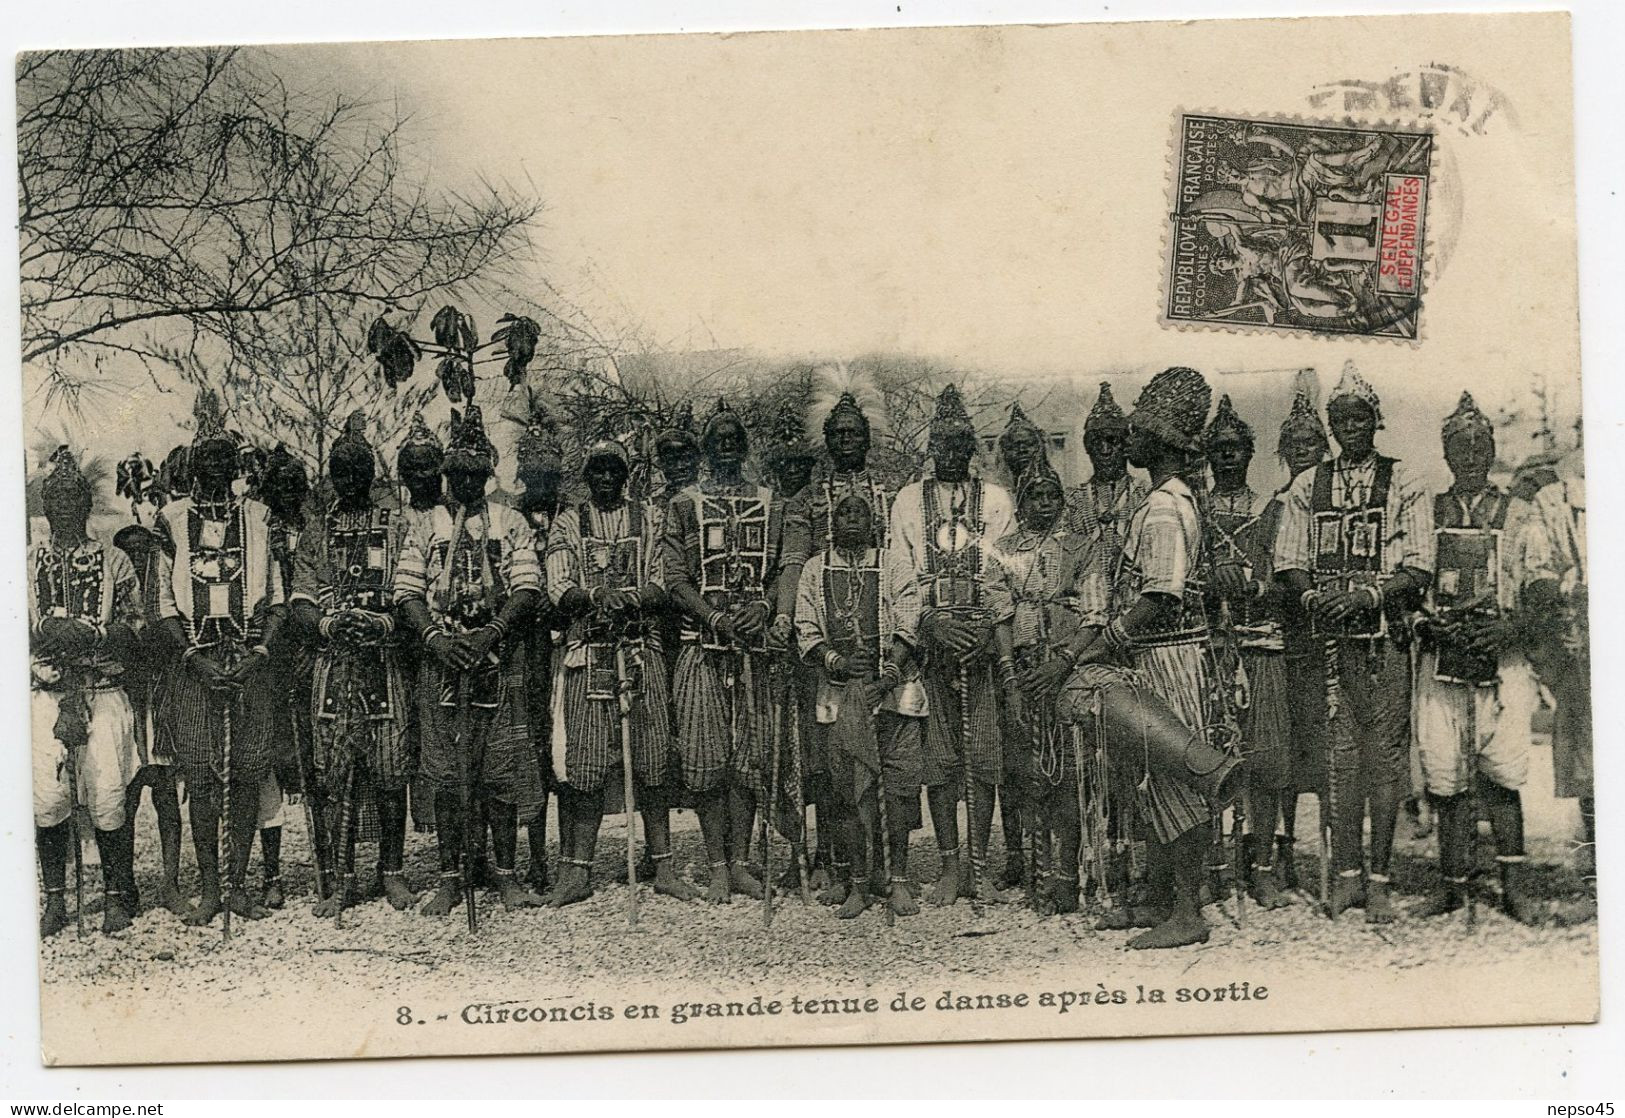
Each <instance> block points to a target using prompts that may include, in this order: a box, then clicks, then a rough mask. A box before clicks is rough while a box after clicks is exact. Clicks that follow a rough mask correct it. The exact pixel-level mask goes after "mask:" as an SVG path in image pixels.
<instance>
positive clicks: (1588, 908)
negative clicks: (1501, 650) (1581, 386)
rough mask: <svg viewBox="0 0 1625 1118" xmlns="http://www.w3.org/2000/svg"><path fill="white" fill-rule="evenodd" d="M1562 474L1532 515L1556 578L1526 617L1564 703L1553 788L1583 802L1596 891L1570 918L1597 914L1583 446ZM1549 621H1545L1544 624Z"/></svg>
mask: <svg viewBox="0 0 1625 1118" xmlns="http://www.w3.org/2000/svg"><path fill="white" fill-rule="evenodd" d="M1555 472H1556V475H1557V477H1556V480H1553V481H1551V482H1549V484H1547V485H1545V486H1543V487H1542V488H1541V489H1540V491H1539V492H1538V493H1537V494H1536V497H1535V502H1534V509H1533V511H1532V512H1531V513H1530V516H1531V518H1532V519H1534V520H1535V521H1538V523H1539V524H1540V526H1541V527H1542V528H1543V529H1544V531H1545V533H1546V538H1547V541H1548V542H1547V553H1548V554H1549V555H1550V556H1551V560H1552V564H1553V567H1554V568H1555V570H1556V572H1557V580H1556V581H1555V582H1550V581H1544V580H1538V579H1537V580H1535V581H1533V582H1531V583H1530V584H1529V585H1528V587H1527V588H1526V590H1525V615H1526V616H1527V617H1529V618H1530V619H1532V621H1534V622H1536V623H1538V629H1537V630H1536V632H1535V633H1534V634H1533V640H1532V642H1531V656H1530V658H1531V660H1532V662H1533V663H1534V665H1535V667H1536V670H1537V671H1538V672H1539V674H1540V679H1541V681H1542V682H1543V683H1545V685H1546V686H1547V687H1548V688H1549V689H1550V690H1551V693H1552V696H1553V698H1554V699H1556V701H1557V709H1556V711H1555V725H1554V726H1553V727H1552V775H1553V787H1552V791H1553V794H1554V795H1555V796H1557V797H1558V798H1559V799H1571V798H1573V799H1578V800H1579V801H1580V826H1581V835H1580V840H1581V841H1580V842H1579V844H1578V845H1577V847H1576V855H1577V858H1576V865H1575V868H1576V870H1577V871H1578V872H1579V873H1580V875H1581V877H1583V878H1584V879H1585V882H1586V884H1587V886H1588V887H1589V888H1590V891H1591V894H1592V895H1591V897H1590V898H1589V899H1587V900H1586V901H1585V902H1584V903H1582V904H1580V905H1579V906H1577V907H1574V908H1572V909H1568V910H1566V911H1563V912H1561V913H1560V914H1559V918H1560V919H1561V920H1562V922H1564V923H1574V922H1577V921H1579V920H1583V919H1588V918H1590V917H1594V916H1595V915H1596V889H1597V801H1596V799H1595V796H1596V792H1595V790H1594V789H1595V785H1594V783H1593V776H1592V761H1591V616H1590V610H1589V594H1588V590H1587V584H1588V575H1589V570H1590V568H1589V566H1588V564H1587V559H1586V490H1585V455H1584V452H1583V451H1582V449H1581V447H1579V446H1576V447H1575V448H1574V450H1573V451H1572V452H1571V453H1570V454H1569V455H1567V456H1566V457H1565V458H1563V459H1561V460H1559V461H1558V463H1557V464H1556V471H1555ZM1541 622H1543V623H1541Z"/></svg>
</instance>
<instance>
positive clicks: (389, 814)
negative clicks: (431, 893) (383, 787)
mask: <svg viewBox="0 0 1625 1118" xmlns="http://www.w3.org/2000/svg"><path fill="white" fill-rule="evenodd" d="M378 826H379V829H380V830H381V832H382V833H381V834H380V835H379V836H378V871H379V874H380V875H381V876H382V877H383V879H384V898H385V899H386V900H388V901H389V903H390V907H392V908H394V909H395V910H396V911H398V912H404V911H405V910H406V909H409V908H411V907H412V906H413V905H414V904H416V903H417V899H418V898H417V894H415V893H413V892H412V887H411V886H410V885H408V884H407V882H406V873H405V865H406V789H405V788H404V787H402V788H397V789H394V790H392V791H388V792H384V791H380V792H379V793H378Z"/></svg>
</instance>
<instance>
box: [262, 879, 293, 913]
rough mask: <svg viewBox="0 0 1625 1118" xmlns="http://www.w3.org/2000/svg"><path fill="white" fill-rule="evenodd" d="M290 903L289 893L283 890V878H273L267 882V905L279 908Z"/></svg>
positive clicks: (267, 906) (270, 907)
mask: <svg viewBox="0 0 1625 1118" xmlns="http://www.w3.org/2000/svg"><path fill="white" fill-rule="evenodd" d="M287 903H288V895H287V894H286V893H284V892H283V891H282V880H281V879H280V878H273V879H271V880H270V881H267V882H266V883H265V907H266V908H269V909H273V910H274V909H279V908H281V907H282V906H283V905H285V904H287Z"/></svg>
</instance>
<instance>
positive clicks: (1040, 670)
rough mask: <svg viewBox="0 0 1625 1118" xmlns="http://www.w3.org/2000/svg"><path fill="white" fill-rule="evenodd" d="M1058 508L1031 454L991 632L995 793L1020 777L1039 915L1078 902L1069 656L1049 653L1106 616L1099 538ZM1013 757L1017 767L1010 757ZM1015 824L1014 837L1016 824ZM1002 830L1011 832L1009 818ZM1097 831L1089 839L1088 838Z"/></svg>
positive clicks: (1040, 463) (1005, 541)
mask: <svg viewBox="0 0 1625 1118" xmlns="http://www.w3.org/2000/svg"><path fill="white" fill-rule="evenodd" d="M1065 510H1066V494H1065V491H1064V490H1063V488H1062V485H1061V479H1060V478H1059V477H1058V476H1057V475H1056V473H1055V469H1054V467H1052V466H1051V465H1050V464H1049V461H1048V459H1047V458H1046V457H1044V455H1042V454H1039V455H1038V457H1036V458H1034V459H1031V460H1029V462H1028V465H1027V468H1026V471H1025V473H1024V474H1023V475H1022V477H1021V481H1020V483H1019V486H1018V488H1017V490H1016V529H1015V531H1013V532H1011V533H1009V534H1008V535H1006V536H1004V537H1003V538H1001V539H1000V540H999V541H998V545H997V551H996V555H997V560H998V566H999V570H1000V573H1001V575H1002V577H1003V579H1004V582H1005V585H1006V587H1007V588H1008V593H1009V595H1010V603H1011V607H1010V608H1011V612H1010V616H1009V617H1008V618H1006V619H1005V620H1004V621H1002V622H1001V623H1000V625H999V628H998V631H997V634H996V638H997V644H998V648H999V651H1000V659H999V676H1000V678H999V684H1000V690H1001V691H1002V692H1003V693H1004V695H1005V701H1006V713H1007V717H1006V720H1005V726H1004V732H1005V741H1006V745H1005V757H1006V769H1005V785H1004V787H1003V788H1001V789H1000V792H1001V794H1003V793H1006V792H1009V791H1010V790H1011V789H1010V785H1011V784H1012V783H1013V782H1015V781H1017V780H1020V781H1022V782H1023V785H1024V787H1023V788H1022V789H1021V794H1022V798H1021V801H1020V802H1021V803H1022V805H1023V813H1024V814H1025V816H1026V820H1025V821H1026V825H1027V827H1028V828H1029V829H1030V830H1031V831H1032V833H1033V835H1034V836H1035V838H1036V839H1037V844H1036V846H1035V847H1034V849H1033V852H1032V854H1033V861H1034V866H1033V871H1032V872H1033V873H1034V874H1035V875H1037V877H1038V879H1039V880H1038V884H1037V897H1036V899H1037V904H1038V907H1039V910H1040V911H1041V912H1045V913H1053V912H1076V911H1077V909H1078V852H1079V849H1080V848H1081V846H1082V825H1083V820H1082V817H1081V816H1080V814H1079V795H1078V780H1079V779H1080V774H1079V772H1078V758H1077V757H1076V756H1075V754H1074V752H1073V747H1072V739H1071V735H1070V733H1069V732H1068V728H1067V726H1066V725H1065V724H1064V722H1063V721H1062V720H1061V719H1060V718H1059V717H1058V712H1057V710H1056V700H1057V698H1058V697H1059V694H1060V691H1061V688H1062V686H1063V685H1064V684H1065V683H1066V681H1067V678H1068V677H1069V676H1070V675H1071V674H1072V668H1073V661H1072V660H1071V659H1069V658H1068V657H1067V656H1065V655H1061V654H1059V653H1058V652H1057V650H1058V649H1061V648H1070V647H1072V646H1073V645H1077V646H1078V647H1082V646H1084V645H1086V644H1087V643H1088V642H1089V640H1090V638H1091V637H1092V636H1093V634H1095V633H1098V632H1099V631H1100V629H1101V628H1102V627H1104V625H1105V623H1106V571H1105V568H1104V567H1103V565H1102V564H1101V561H1100V560H1101V556H1100V547H1101V543H1100V541H1099V540H1098V539H1089V538H1086V537H1084V536H1083V535H1082V534H1080V533H1078V532H1075V531H1073V530H1072V529H1071V528H1069V527H1068V526H1067V524H1066V522H1065V517H1064V513H1065ZM1016 756H1019V758H1020V762H1019V767H1016V766H1012V765H1011V764H1010V763H1009V761H1010V758H1012V757H1016ZM1012 799H1014V797H1012ZM1006 802H1010V801H1009V800H1007V801H1006ZM1014 828H1015V829H1014V833H1015V834H1018V835H1019V834H1020V833H1021V831H1020V828H1021V823H1020V822H1019V821H1018V822H1016V823H1015V824H1014ZM1005 834H1006V835H1007V836H1009V835H1011V834H1012V823H1011V821H1010V820H1009V819H1008V818H1007V819H1006V822H1005ZM1103 837H1104V836H1093V841H1096V842H1098V841H1101V840H1102V839H1103ZM1005 841H1006V842H1007V843H1008V842H1009V841H1010V839H1009V838H1008V837H1007V838H1006V840H1005ZM1017 868H1019V869H1022V870H1023V871H1024V870H1025V867H1024V866H1018V867H1017ZM1021 880H1022V879H1018V880H1016V881H1013V882H1011V884H1012V885H1015V884H1020V883H1021Z"/></svg>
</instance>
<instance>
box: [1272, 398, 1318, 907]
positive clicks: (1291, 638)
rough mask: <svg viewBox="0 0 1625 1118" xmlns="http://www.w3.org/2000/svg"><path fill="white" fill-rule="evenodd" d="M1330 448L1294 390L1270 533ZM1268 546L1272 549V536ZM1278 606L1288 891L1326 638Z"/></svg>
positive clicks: (1294, 876)
mask: <svg viewBox="0 0 1625 1118" xmlns="http://www.w3.org/2000/svg"><path fill="white" fill-rule="evenodd" d="M1309 375H1311V376H1312V375H1313V374H1309ZM1330 449H1331V440H1330V439H1329V438H1328V436H1327V434H1326V426H1325V424H1323V423H1321V421H1320V415H1319V414H1318V413H1317V412H1316V411H1315V405H1314V403H1313V402H1312V400H1311V397H1310V395H1309V392H1308V390H1307V389H1306V388H1299V389H1298V391H1296V392H1295V393H1294V394H1293V397H1292V410H1291V412H1289V413H1288V415H1287V417H1286V419H1285V420H1284V421H1282V423H1281V430H1280V433H1279V435H1278V437H1277V439H1276V444H1275V455H1276V457H1277V458H1279V459H1280V460H1281V464H1282V465H1283V466H1285V467H1286V470H1287V474H1288V480H1287V483H1286V485H1283V486H1282V487H1281V488H1280V489H1279V490H1277V491H1276V493H1275V495H1274V496H1273V497H1272V498H1271V499H1270V508H1269V509H1268V510H1266V512H1265V513H1264V515H1263V517H1261V519H1265V518H1267V519H1269V520H1271V521H1273V522H1274V524H1275V528H1274V529H1273V531H1274V532H1275V535H1276V536H1279V534H1280V522H1281V517H1282V515H1284V513H1285V511H1286V495H1287V492H1288V491H1289V490H1290V489H1291V487H1292V482H1293V481H1295V480H1296V479H1297V477H1298V475H1300V474H1302V473H1303V472H1304V471H1305V470H1309V469H1313V468H1314V467H1315V466H1318V465H1320V463H1321V462H1322V461H1324V460H1325V458H1326V454H1327V452H1328V451H1329V450H1330ZM1266 534H1267V533H1266ZM1269 546H1270V548H1271V551H1272V553H1273V550H1274V543H1273V539H1272V542H1271V543H1270V545H1269ZM1273 566H1274V560H1273V555H1272V558H1271V562H1270V564H1269V565H1268V566H1267V567H1265V568H1263V569H1264V570H1265V571H1268V570H1269V569H1270V568H1271V567H1273ZM1259 577H1267V575H1261V576H1259ZM1278 605H1279V609H1280V619H1281V643H1282V647H1283V649H1284V652H1283V658H1284V661H1285V666H1286V682H1287V715H1288V719H1289V721H1290V724H1291V728H1292V739H1291V740H1292V756H1291V761H1290V764H1289V766H1288V768H1289V771H1290V774H1291V780H1292V784H1291V785H1289V786H1288V787H1286V788H1283V789H1282V790H1281V808H1280V811H1281V834H1280V835H1279V836H1277V838H1276V843H1275V854H1276V856H1275V866H1276V869H1277V870H1278V871H1279V874H1280V883H1281V884H1282V885H1284V886H1286V887H1287V888H1288V889H1296V888H1297V887H1298V862H1297V834H1298V829H1297V824H1298V811H1297V805H1298V796H1299V794H1300V793H1302V792H1303V791H1305V790H1313V791H1315V792H1316V793H1317V794H1318V795H1319V796H1321V798H1322V800H1324V797H1325V794H1326V788H1327V771H1328V770H1327V766H1328V757H1327V752H1326V642H1325V641H1324V640H1323V639H1321V638H1320V637H1319V636H1318V635H1317V634H1316V633H1315V630H1314V625H1313V624H1312V623H1311V622H1310V620H1309V617H1308V615H1307V614H1305V613H1304V612H1303V609H1302V607H1301V606H1300V604H1299V603H1298V602H1295V601H1293V600H1292V597H1291V595H1290V594H1284V595H1282V597H1281V599H1280V600H1279V602H1278Z"/></svg>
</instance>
